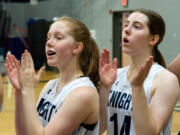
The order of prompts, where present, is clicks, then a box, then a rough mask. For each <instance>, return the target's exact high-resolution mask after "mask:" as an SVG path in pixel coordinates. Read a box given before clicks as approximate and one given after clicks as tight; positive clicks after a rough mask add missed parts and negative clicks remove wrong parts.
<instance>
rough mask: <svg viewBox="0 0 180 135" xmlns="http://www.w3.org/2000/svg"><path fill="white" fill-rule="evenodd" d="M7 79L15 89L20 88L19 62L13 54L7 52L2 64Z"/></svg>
mask: <svg viewBox="0 0 180 135" xmlns="http://www.w3.org/2000/svg"><path fill="white" fill-rule="evenodd" d="M4 66H5V69H6V72H7V74H8V77H9V80H10V82H11V83H12V85H13V87H14V88H15V89H16V90H21V86H20V84H19V62H18V60H17V59H16V58H15V57H14V55H10V54H7V56H6V63H5V64H4Z"/></svg>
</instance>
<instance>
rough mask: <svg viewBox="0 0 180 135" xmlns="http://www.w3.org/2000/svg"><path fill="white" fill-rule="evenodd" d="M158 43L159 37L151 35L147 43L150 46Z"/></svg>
mask: <svg viewBox="0 0 180 135" xmlns="http://www.w3.org/2000/svg"><path fill="white" fill-rule="evenodd" d="M158 41H159V35H152V36H151V38H150V41H149V44H150V46H155V45H156V44H157V43H158Z"/></svg>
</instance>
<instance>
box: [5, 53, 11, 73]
mask: <svg viewBox="0 0 180 135" xmlns="http://www.w3.org/2000/svg"><path fill="white" fill-rule="evenodd" d="M6 65H7V68H8V69H9V71H10V70H12V65H11V62H10V56H7V57H6Z"/></svg>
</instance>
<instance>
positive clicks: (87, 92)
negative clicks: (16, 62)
mask: <svg viewBox="0 0 180 135" xmlns="http://www.w3.org/2000/svg"><path fill="white" fill-rule="evenodd" d="M21 62H22V63H21V67H20V77H19V78H20V79H19V80H20V84H21V87H22V102H23V109H24V119H25V120H24V125H25V133H26V135H32V134H33V135H57V134H58V135H68V134H72V132H73V131H74V130H75V129H76V128H77V127H78V126H79V125H80V124H81V123H84V124H94V123H96V122H97V121H98V114H99V104H98V102H99V98H98V94H97V92H96V91H95V90H94V89H92V88H90V87H79V88H76V89H75V90H73V91H72V92H71V93H70V94H69V95H68V97H67V98H66V99H65V101H64V103H63V105H62V107H61V109H59V110H58V111H57V113H56V114H55V115H54V116H53V118H52V119H51V121H50V122H49V123H48V124H47V126H46V127H43V126H42V124H41V122H40V120H39V118H38V113H37V110H36V106H35V95H34V89H35V87H36V83H37V79H36V77H35V76H36V75H35V71H34V67H33V63H32V58H31V57H30V54H29V53H24V54H23V56H22V60H21ZM87 106H88V107H87ZM29 112H31V113H29ZM55 125H56V126H55Z"/></svg>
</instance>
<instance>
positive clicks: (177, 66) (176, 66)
mask: <svg viewBox="0 0 180 135" xmlns="http://www.w3.org/2000/svg"><path fill="white" fill-rule="evenodd" d="M167 68H168V70H169V71H171V72H173V73H174V74H175V75H176V76H177V77H178V80H179V83H180V55H178V56H177V57H176V58H175V59H174V60H173V61H172V62H171V63H170V64H169V65H168V67H167Z"/></svg>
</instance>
